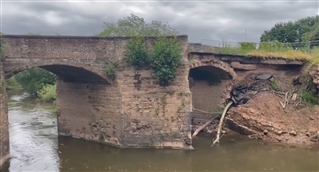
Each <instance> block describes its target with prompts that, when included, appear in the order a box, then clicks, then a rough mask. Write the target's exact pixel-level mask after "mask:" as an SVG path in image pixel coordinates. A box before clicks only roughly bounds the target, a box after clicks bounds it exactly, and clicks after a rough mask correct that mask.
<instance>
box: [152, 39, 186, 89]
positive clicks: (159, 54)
mask: <svg viewBox="0 0 319 172" xmlns="http://www.w3.org/2000/svg"><path fill="white" fill-rule="evenodd" d="M182 58H183V56H182V48H181V45H180V43H179V42H178V41H177V39H176V37H175V38H169V39H167V38H166V37H163V36H162V37H159V38H158V39H157V40H156V41H155V45H154V47H153V51H152V63H151V66H152V68H153V77H154V78H156V79H159V80H160V83H161V85H167V84H168V82H169V81H172V80H174V79H175V78H176V71H177V68H178V66H179V65H180V64H181V61H182Z"/></svg>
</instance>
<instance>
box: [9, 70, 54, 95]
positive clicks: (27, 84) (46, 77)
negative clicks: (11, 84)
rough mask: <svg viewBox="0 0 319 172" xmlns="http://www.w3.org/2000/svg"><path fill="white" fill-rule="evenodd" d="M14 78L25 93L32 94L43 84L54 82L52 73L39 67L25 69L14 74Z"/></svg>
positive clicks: (35, 93)
mask: <svg viewBox="0 0 319 172" xmlns="http://www.w3.org/2000/svg"><path fill="white" fill-rule="evenodd" d="M15 78H16V80H17V82H18V83H19V84H20V85H21V86H22V88H23V89H24V90H25V91H26V92H27V93H29V94H31V95H34V96H36V95H37V91H38V90H40V89H42V87H43V86H44V85H47V84H51V85H54V84H55V82H56V78H55V75H54V74H52V73H51V72H49V71H47V70H44V69H41V68H32V69H29V70H25V71H23V72H20V73H18V74H17V75H15Z"/></svg>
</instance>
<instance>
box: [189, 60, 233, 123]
mask: <svg viewBox="0 0 319 172" xmlns="http://www.w3.org/2000/svg"><path fill="white" fill-rule="evenodd" d="M189 67H190V70H189V78H188V79H189V87H190V91H191V92H192V107H193V112H192V119H193V124H195V125H197V124H199V123H201V122H204V121H207V120H209V119H210V118H211V116H210V115H207V114H205V113H203V112H201V111H206V112H210V113H216V114H217V113H220V110H221V105H222V104H223V103H224V102H225V100H227V99H228V98H229V94H230V90H231V85H232V83H233V81H234V80H235V79H236V78H237V74H236V72H235V71H234V69H233V68H232V67H231V66H230V65H229V64H228V63H226V62H223V61H221V60H219V59H217V58H215V57H210V58H192V59H191V60H190V65H189ZM198 110H200V111H198Z"/></svg>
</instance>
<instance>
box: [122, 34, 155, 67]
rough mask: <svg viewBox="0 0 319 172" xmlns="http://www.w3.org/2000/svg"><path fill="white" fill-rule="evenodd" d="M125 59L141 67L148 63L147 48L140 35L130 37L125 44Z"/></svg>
mask: <svg viewBox="0 0 319 172" xmlns="http://www.w3.org/2000/svg"><path fill="white" fill-rule="evenodd" d="M125 61H126V63H127V64H130V65H132V66H135V67H137V68H141V67H144V66H148V65H149V64H150V58H149V56H148V54H147V48H146V46H145V42H144V40H143V39H142V38H141V37H140V36H136V37H133V38H131V39H130V41H129V42H128V43H127V44H126V51H125Z"/></svg>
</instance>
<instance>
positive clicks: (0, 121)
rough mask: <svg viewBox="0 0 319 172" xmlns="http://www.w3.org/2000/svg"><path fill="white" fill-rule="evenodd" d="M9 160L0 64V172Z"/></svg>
mask: <svg viewBox="0 0 319 172" xmlns="http://www.w3.org/2000/svg"><path fill="white" fill-rule="evenodd" d="M8 159H9V123H8V108H7V94H6V92H5V79H4V73H3V70H2V62H0V171H1V166H2V165H3V164H4V163H5V162H6V161H7V160H8Z"/></svg>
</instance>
